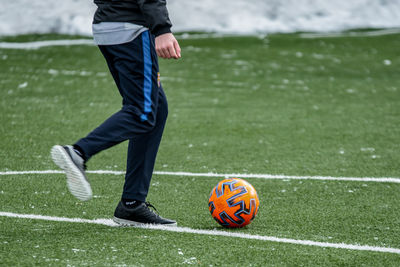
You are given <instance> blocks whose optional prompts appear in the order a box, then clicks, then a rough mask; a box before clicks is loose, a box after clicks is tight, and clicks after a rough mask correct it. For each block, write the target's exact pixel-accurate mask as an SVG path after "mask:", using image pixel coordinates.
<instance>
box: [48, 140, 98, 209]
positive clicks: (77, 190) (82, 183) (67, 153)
mask: <svg viewBox="0 0 400 267" xmlns="http://www.w3.org/2000/svg"><path fill="white" fill-rule="evenodd" d="M51 158H52V159H53V161H54V163H55V164H57V166H58V167H60V168H61V169H63V170H64V171H65V174H66V175H67V185H68V189H69V191H70V192H71V194H72V195H73V196H75V197H76V198H77V199H79V200H82V201H86V200H89V199H91V198H92V189H91V187H90V184H89V182H88V180H87V179H86V175H85V169H86V166H85V161H84V159H83V158H82V157H81V156H79V155H78V154H77V153H76V152H75V150H74V148H73V147H72V146H59V145H56V146H53V147H52V148H51Z"/></svg>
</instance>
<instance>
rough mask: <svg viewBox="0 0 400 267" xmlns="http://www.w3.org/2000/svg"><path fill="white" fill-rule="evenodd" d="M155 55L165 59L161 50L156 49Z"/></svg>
mask: <svg viewBox="0 0 400 267" xmlns="http://www.w3.org/2000/svg"><path fill="white" fill-rule="evenodd" d="M156 52H157V55H158V56H159V57H161V58H165V55H164V52H163V50H162V49H161V48H157V49H156Z"/></svg>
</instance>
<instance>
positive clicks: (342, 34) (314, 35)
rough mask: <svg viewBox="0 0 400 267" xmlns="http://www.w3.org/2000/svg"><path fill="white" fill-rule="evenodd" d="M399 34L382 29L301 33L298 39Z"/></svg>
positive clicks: (398, 30)
mask: <svg viewBox="0 0 400 267" xmlns="http://www.w3.org/2000/svg"><path fill="white" fill-rule="evenodd" d="M398 33H400V29H384V30H375V31H365V32H332V33H301V34H299V37H300V38H307V39H314V38H337V37H375V36H384V35H391V34H398Z"/></svg>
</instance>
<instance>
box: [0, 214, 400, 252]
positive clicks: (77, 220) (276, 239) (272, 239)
mask: <svg viewBox="0 0 400 267" xmlns="http://www.w3.org/2000/svg"><path fill="white" fill-rule="evenodd" d="M0 216H2V217H10V218H21V219H32V220H45V221H55V222H70V223H88V224H100V225H106V226H118V225H117V224H116V223H114V222H113V221H112V220H110V219H95V220H88V219H81V218H64V217H53V216H43V215H35V214H18V213H12V212H0ZM140 228H144V229H149V230H161V231H168V232H175V233H188V234H197V235H211V236H224V237H233V238H243V239H252V240H260V241H269V242H277V243H287V244H294V245H303V246H315V247H322V248H340V249H349V250H362V251H373V252H385V253H394V254H400V249H398V248H390V247H375V246H364V245H356V244H355V245H353V244H344V243H327V242H317V241H312V240H298V239H291V238H280V237H274V236H263V235H251V234H243V233H232V232H227V231H221V230H201V229H192V228H189V227H171V226H157V225H148V226H143V227H140Z"/></svg>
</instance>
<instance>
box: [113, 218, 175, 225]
mask: <svg viewBox="0 0 400 267" xmlns="http://www.w3.org/2000/svg"><path fill="white" fill-rule="evenodd" d="M113 221H114V222H115V223H117V224H119V225H120V226H136V227H146V226H150V225H159V226H168V227H172V226H178V224H177V223H169V224H160V223H159V224H155V223H141V222H135V221H129V220H125V219H121V218H117V217H114V218H113Z"/></svg>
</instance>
